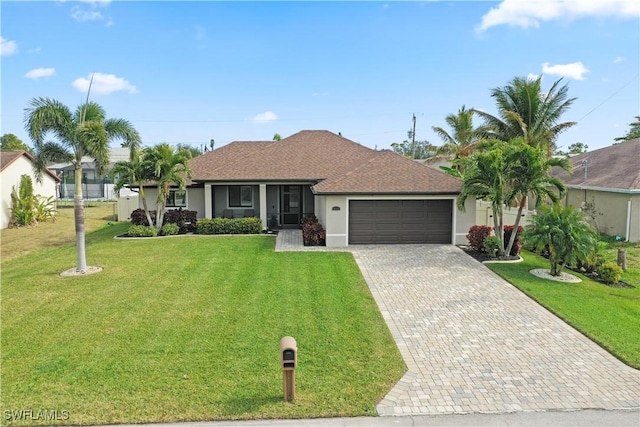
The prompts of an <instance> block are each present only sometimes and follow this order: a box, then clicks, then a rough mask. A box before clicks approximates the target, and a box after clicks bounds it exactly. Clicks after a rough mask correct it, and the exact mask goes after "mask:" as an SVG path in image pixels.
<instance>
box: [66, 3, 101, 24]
mask: <svg viewBox="0 0 640 427" xmlns="http://www.w3.org/2000/svg"><path fill="white" fill-rule="evenodd" d="M71 17H72V18H73V19H75V20H76V21H78V22H87V21H100V20H102V19H104V15H103V14H102V13H100V12H98V11H97V10H84V9H81V8H80V6H74V7H72V8H71Z"/></svg>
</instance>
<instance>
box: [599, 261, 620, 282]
mask: <svg viewBox="0 0 640 427" xmlns="http://www.w3.org/2000/svg"><path fill="white" fill-rule="evenodd" d="M598 277H600V278H601V279H602V280H603V281H604V282H605V283H609V284H613V283H618V282H619V281H620V278H621V277H622V267H620V266H619V265H618V264H616V263H615V262H613V261H609V262H605V263H604V264H602V265H601V266H600V267H599V268H598Z"/></svg>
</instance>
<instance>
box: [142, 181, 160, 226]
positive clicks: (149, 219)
mask: <svg viewBox="0 0 640 427" xmlns="http://www.w3.org/2000/svg"><path fill="white" fill-rule="evenodd" d="M139 185H140V187H139V188H140V197H141V198H142V207H143V208H144V213H145V215H147V223H148V224H149V227H153V221H152V220H151V214H150V213H149V208H148V207H147V197H146V196H145V195H144V187H143V186H142V183H140V184H139ZM157 214H158V212H156V215H157Z"/></svg>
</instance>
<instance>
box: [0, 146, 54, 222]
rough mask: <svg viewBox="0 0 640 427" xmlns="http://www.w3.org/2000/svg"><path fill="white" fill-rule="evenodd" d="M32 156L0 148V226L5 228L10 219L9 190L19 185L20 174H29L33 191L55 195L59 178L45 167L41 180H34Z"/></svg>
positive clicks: (44, 194) (42, 194)
mask: <svg viewBox="0 0 640 427" xmlns="http://www.w3.org/2000/svg"><path fill="white" fill-rule="evenodd" d="M33 166H34V164H33V156H32V155H31V154H29V153H27V152H26V151H21V150H0V228H7V227H8V226H9V220H10V219H11V207H12V206H11V191H12V189H13V187H14V186H15V187H16V189H17V188H18V187H19V186H20V179H21V177H22V175H29V176H30V177H31V180H32V181H33V193H34V194H38V195H40V196H43V197H45V198H47V197H54V198H55V196H56V186H57V185H58V182H59V179H58V177H56V175H55V174H54V173H53V172H51V171H50V170H49V169H47V170H46V171H45V172H44V173H43V174H42V182H38V181H37V180H36V177H35V174H34V172H33Z"/></svg>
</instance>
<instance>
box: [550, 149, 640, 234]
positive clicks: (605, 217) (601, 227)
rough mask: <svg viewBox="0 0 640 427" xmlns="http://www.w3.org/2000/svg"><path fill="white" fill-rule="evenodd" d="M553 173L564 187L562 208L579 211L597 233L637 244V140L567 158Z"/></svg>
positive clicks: (639, 199)
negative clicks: (569, 167)
mask: <svg viewBox="0 0 640 427" xmlns="http://www.w3.org/2000/svg"><path fill="white" fill-rule="evenodd" d="M571 161H572V163H573V171H572V173H571V174H567V173H566V172H564V171H561V170H554V171H553V174H554V175H555V176H556V177H558V178H560V179H561V180H562V181H563V182H564V183H565V185H566V186H567V187H568V194H567V197H566V200H565V203H566V205H571V206H575V207H576V208H579V209H582V210H583V211H584V212H585V213H586V214H587V219H589V220H590V221H591V222H592V224H593V225H594V226H596V227H597V229H598V231H599V232H600V233H604V234H607V235H610V236H620V237H622V238H623V239H624V240H626V241H630V242H640V138H637V139H633V140H630V141H625V142H621V143H619V144H614V145H611V146H609V147H605V148H600V149H598V150H594V151H591V152H588V153H582V154H579V155H576V156H573V157H571Z"/></svg>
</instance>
